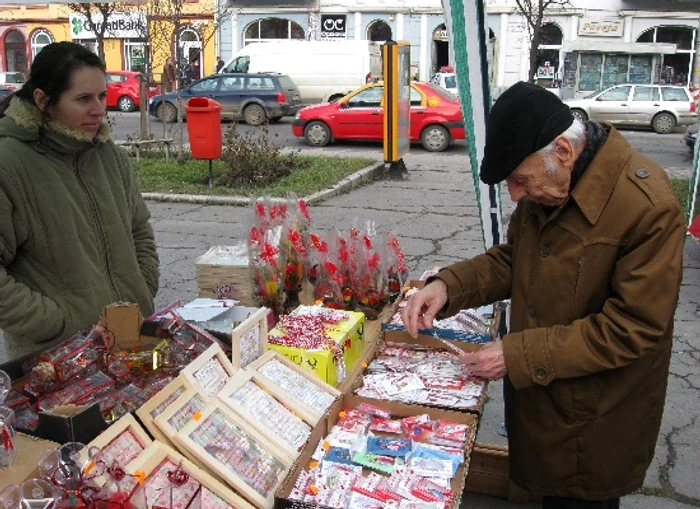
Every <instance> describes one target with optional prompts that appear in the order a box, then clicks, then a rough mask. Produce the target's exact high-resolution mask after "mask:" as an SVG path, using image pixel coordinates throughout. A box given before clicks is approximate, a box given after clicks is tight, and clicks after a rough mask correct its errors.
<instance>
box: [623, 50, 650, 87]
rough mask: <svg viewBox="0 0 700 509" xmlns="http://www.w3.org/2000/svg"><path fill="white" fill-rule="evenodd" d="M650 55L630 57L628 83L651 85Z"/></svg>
mask: <svg viewBox="0 0 700 509" xmlns="http://www.w3.org/2000/svg"><path fill="white" fill-rule="evenodd" d="M651 70H652V58H651V55H632V56H631V57H630V72H629V82H630V83H651Z"/></svg>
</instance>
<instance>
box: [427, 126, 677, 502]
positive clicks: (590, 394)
mask: <svg viewBox="0 0 700 509" xmlns="http://www.w3.org/2000/svg"><path fill="white" fill-rule="evenodd" d="M606 127H609V126H606ZM684 240H685V218H684V215H683V212H682V210H681V208H680V205H679V203H678V201H677V199H676V196H675V194H674V192H673V189H672V187H671V184H670V182H669V180H668V177H667V176H666V174H665V172H664V171H663V169H661V168H660V167H659V166H658V165H656V164H654V163H653V162H652V161H650V160H648V159H646V158H645V157H643V156H642V155H641V154H639V153H638V152H636V151H634V150H633V149H632V148H631V147H630V146H629V144H628V143H627V142H626V141H625V139H624V138H623V137H622V136H621V135H620V134H619V133H618V132H617V131H616V130H615V129H614V128H610V135H609V137H608V140H607V141H606V143H605V145H604V146H603V147H602V148H601V149H600V151H599V152H598V154H597V155H596V157H595V159H594V160H593V162H592V163H591V164H590V165H589V167H588V168H587V169H586V171H585V172H584V174H583V176H582V177H581V179H580V181H579V182H578V183H577V184H576V186H575V188H574V189H573V191H572V193H571V196H570V197H569V199H568V201H567V202H566V203H565V204H564V205H563V206H562V207H561V208H560V209H558V210H556V211H555V212H554V213H553V214H552V215H551V217H549V218H547V217H545V215H544V213H543V211H542V209H541V208H540V207H539V206H537V205H533V204H526V203H520V204H518V206H517V208H516V210H515V212H514V214H513V217H512V218H511V221H510V226H509V231H508V243H507V244H506V245H501V246H497V247H494V248H492V249H490V250H489V251H488V252H486V253H484V254H482V255H480V256H477V257H476V258H474V259H472V260H468V261H464V262H460V263H457V264H455V265H452V266H451V267H448V268H446V269H444V270H442V271H441V272H439V274H438V277H439V278H440V279H442V280H443V281H445V282H446V283H447V285H448V294H449V302H448V309H447V310H446V314H448V315H449V314H454V313H455V312H457V311H458V310H459V309H461V308H466V307H473V306H478V305H482V304H486V303H490V302H493V301H496V300H499V299H507V298H511V299H512V316H511V324H510V325H511V327H510V334H507V335H506V336H505V337H504V338H503V347H504V353H505V361H506V366H507V369H508V376H507V378H506V380H505V383H506V389H507V390H506V393H507V395H506V419H507V423H508V445H509V450H510V455H511V466H510V475H511V478H512V480H513V481H514V482H515V483H516V484H517V485H519V486H520V487H521V488H523V489H526V490H528V491H530V492H531V493H534V494H539V495H550V496H565V497H576V498H583V499H589V500H601V499H609V498H617V497H619V496H622V495H625V494H628V493H630V492H632V491H634V490H635V489H637V488H639V487H640V486H641V485H642V482H643V481H644V476H645V472H646V470H647V467H648V466H649V464H650V462H651V460H652V458H653V456H654V447H655V445H656V439H657V435H658V432H659V427H660V424H661V415H662V411H663V406H664V400H665V395H666V383H667V378H668V369H669V362H670V357H671V341H672V338H673V315H674V311H675V309H676V304H677V302H678V294H679V290H680V284H681V278H682V271H683V263H682V262H683V243H684Z"/></svg>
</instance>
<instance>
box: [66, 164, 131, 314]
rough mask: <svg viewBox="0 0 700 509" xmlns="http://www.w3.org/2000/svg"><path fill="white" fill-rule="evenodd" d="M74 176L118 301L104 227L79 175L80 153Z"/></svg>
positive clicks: (92, 199)
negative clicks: (87, 208) (92, 222)
mask: <svg viewBox="0 0 700 509" xmlns="http://www.w3.org/2000/svg"><path fill="white" fill-rule="evenodd" d="M75 178H76V179H77V180H78V184H79V185H80V188H81V189H82V190H83V193H84V194H85V201H86V203H87V204H88V207H90V212H91V214H92V218H93V221H94V223H95V233H96V234H97V236H98V237H99V239H98V241H99V242H101V248H102V254H103V257H104V265H105V271H104V272H105V276H106V277H107V282H108V283H109V288H110V289H111V290H112V295H114V297H115V298H116V301H115V302H119V301H121V300H122V297H121V295H120V294H119V291H118V290H117V286H116V285H115V284H114V280H113V279H112V272H111V270H110V267H111V261H110V257H109V249H108V248H107V235H105V232H104V229H103V228H102V224H101V222H100V214H99V211H98V209H97V204H96V203H95V200H94V198H93V196H92V194H91V193H90V191H89V190H88V188H87V186H86V185H85V182H83V179H82V177H81V176H80V154H78V155H76V156H75Z"/></svg>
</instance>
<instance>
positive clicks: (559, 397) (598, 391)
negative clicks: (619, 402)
mask: <svg viewBox="0 0 700 509" xmlns="http://www.w3.org/2000/svg"><path fill="white" fill-rule="evenodd" d="M548 392H549V395H550V397H551V398H552V402H553V404H554V405H555V407H556V408H557V410H558V411H559V413H560V414H561V415H562V416H563V417H564V419H565V421H566V422H568V423H576V422H585V421H590V420H592V419H595V418H597V417H598V414H599V412H600V398H601V395H602V392H603V384H602V382H601V381H600V378H599V377H598V375H597V374H594V375H589V376H585V377H579V378H569V379H561V380H555V381H554V382H552V383H551V384H550V385H549V387H548Z"/></svg>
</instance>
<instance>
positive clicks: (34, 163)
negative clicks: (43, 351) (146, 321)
mask: <svg viewBox="0 0 700 509" xmlns="http://www.w3.org/2000/svg"><path fill="white" fill-rule="evenodd" d="M106 96H107V85H106V75H105V65H104V63H103V62H102V61H101V60H100V58H99V57H98V56H97V55H95V54H94V53H92V52H91V51H90V50H88V49H86V48H84V47H83V46H81V45H79V44H75V43H72V42H58V43H53V44H49V45H48V46H46V47H44V48H43V49H42V50H41V52H40V53H38V54H37V56H36V57H35V59H34V62H33V63H32V66H31V70H30V73H29V79H28V80H27V82H26V83H25V84H24V86H23V87H22V88H21V89H20V90H18V91H17V92H16V93H15V94H13V95H12V96H10V97H8V98H6V99H5V100H4V101H3V102H2V103H0V117H1V118H0V153H2V154H3V157H2V160H1V161H0V329H2V330H3V331H4V341H5V343H6V345H5V346H6V351H7V352H8V355H9V357H10V358H13V357H18V356H20V355H22V354H25V353H29V352H32V351H34V350H37V349H38V348H40V346H42V345H46V344H49V343H51V342H53V341H58V340H62V339H65V338H67V337H70V336H71V335H73V334H75V333H76V332H77V331H78V330H80V329H83V328H86V327H89V326H90V325H92V324H94V323H96V322H97V321H98V319H99V317H100V313H101V311H102V309H103V307H104V306H106V305H109V304H111V303H114V302H118V301H127V302H134V303H137V304H138V305H139V308H140V310H141V313H143V315H144V316H148V315H150V314H151V313H152V312H153V298H154V297H155V295H156V292H157V290H158V279H159V269H158V255H157V253H156V244H155V239H154V236H153V230H152V228H151V224H150V221H149V219H150V213H149V211H148V208H147V207H146V203H145V202H144V200H143V198H142V196H141V193H140V192H139V189H138V185H137V183H136V178H135V176H134V171H133V168H132V167H131V164H130V163H129V159H128V157H127V154H126V152H125V151H124V150H123V149H121V148H119V147H117V146H116V145H115V143H114V141H113V140H112V137H111V131H110V127H109V125H108V124H107V122H106V120H105V113H106V102H105V101H106Z"/></svg>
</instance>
